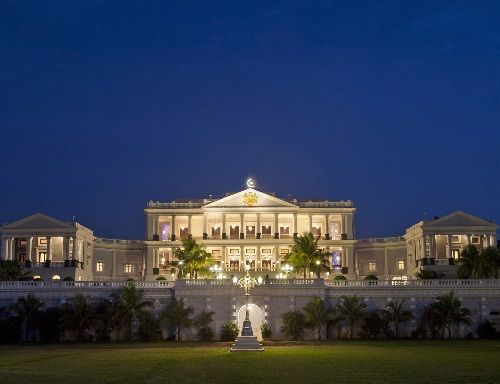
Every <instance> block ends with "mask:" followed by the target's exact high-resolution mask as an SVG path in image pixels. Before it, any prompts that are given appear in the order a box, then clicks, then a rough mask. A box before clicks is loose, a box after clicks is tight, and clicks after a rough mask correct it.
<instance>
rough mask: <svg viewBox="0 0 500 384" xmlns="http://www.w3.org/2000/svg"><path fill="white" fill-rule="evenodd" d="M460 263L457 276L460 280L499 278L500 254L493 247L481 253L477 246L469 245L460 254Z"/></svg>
mask: <svg viewBox="0 0 500 384" xmlns="http://www.w3.org/2000/svg"><path fill="white" fill-rule="evenodd" d="M458 262H459V264H460V265H459V267H458V269H457V275H458V276H459V277H460V278H464V279H466V278H469V277H473V278H475V279H488V278H498V270H499V269H500V252H499V251H498V250H497V249H495V248H492V247H489V248H486V249H483V250H482V251H479V250H478V249H477V248H476V246H474V245H468V246H467V247H465V248H464V249H463V250H462V252H461V253H460V258H459V260H458Z"/></svg>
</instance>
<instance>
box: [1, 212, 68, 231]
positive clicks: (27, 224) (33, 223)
mask: <svg viewBox="0 0 500 384" xmlns="http://www.w3.org/2000/svg"><path fill="white" fill-rule="evenodd" d="M3 228H5V229H50V228H71V225H70V224H68V223H65V222H63V221H60V220H57V219H54V218H53V217H50V216H47V215H44V214H43V213H35V214H34V215H31V216H28V217H25V218H24V219H21V220H18V221H15V222H14V223H11V224H7V225H5V226H4V227H3Z"/></svg>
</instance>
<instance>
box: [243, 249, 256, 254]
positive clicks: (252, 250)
mask: <svg viewBox="0 0 500 384" xmlns="http://www.w3.org/2000/svg"><path fill="white" fill-rule="evenodd" d="M245 253H255V248H247V249H246V250H245Z"/></svg>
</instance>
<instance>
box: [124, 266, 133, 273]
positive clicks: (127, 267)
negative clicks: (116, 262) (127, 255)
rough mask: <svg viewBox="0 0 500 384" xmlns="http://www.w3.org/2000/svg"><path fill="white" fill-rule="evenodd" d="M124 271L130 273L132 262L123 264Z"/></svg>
mask: <svg viewBox="0 0 500 384" xmlns="http://www.w3.org/2000/svg"><path fill="white" fill-rule="evenodd" d="M124 272H125V273H132V264H125V266H124Z"/></svg>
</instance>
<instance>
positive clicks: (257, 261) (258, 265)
mask: <svg viewBox="0 0 500 384" xmlns="http://www.w3.org/2000/svg"><path fill="white" fill-rule="evenodd" d="M255 270H256V271H262V260H261V255H260V245H258V246H257V254H256V255H255Z"/></svg>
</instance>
